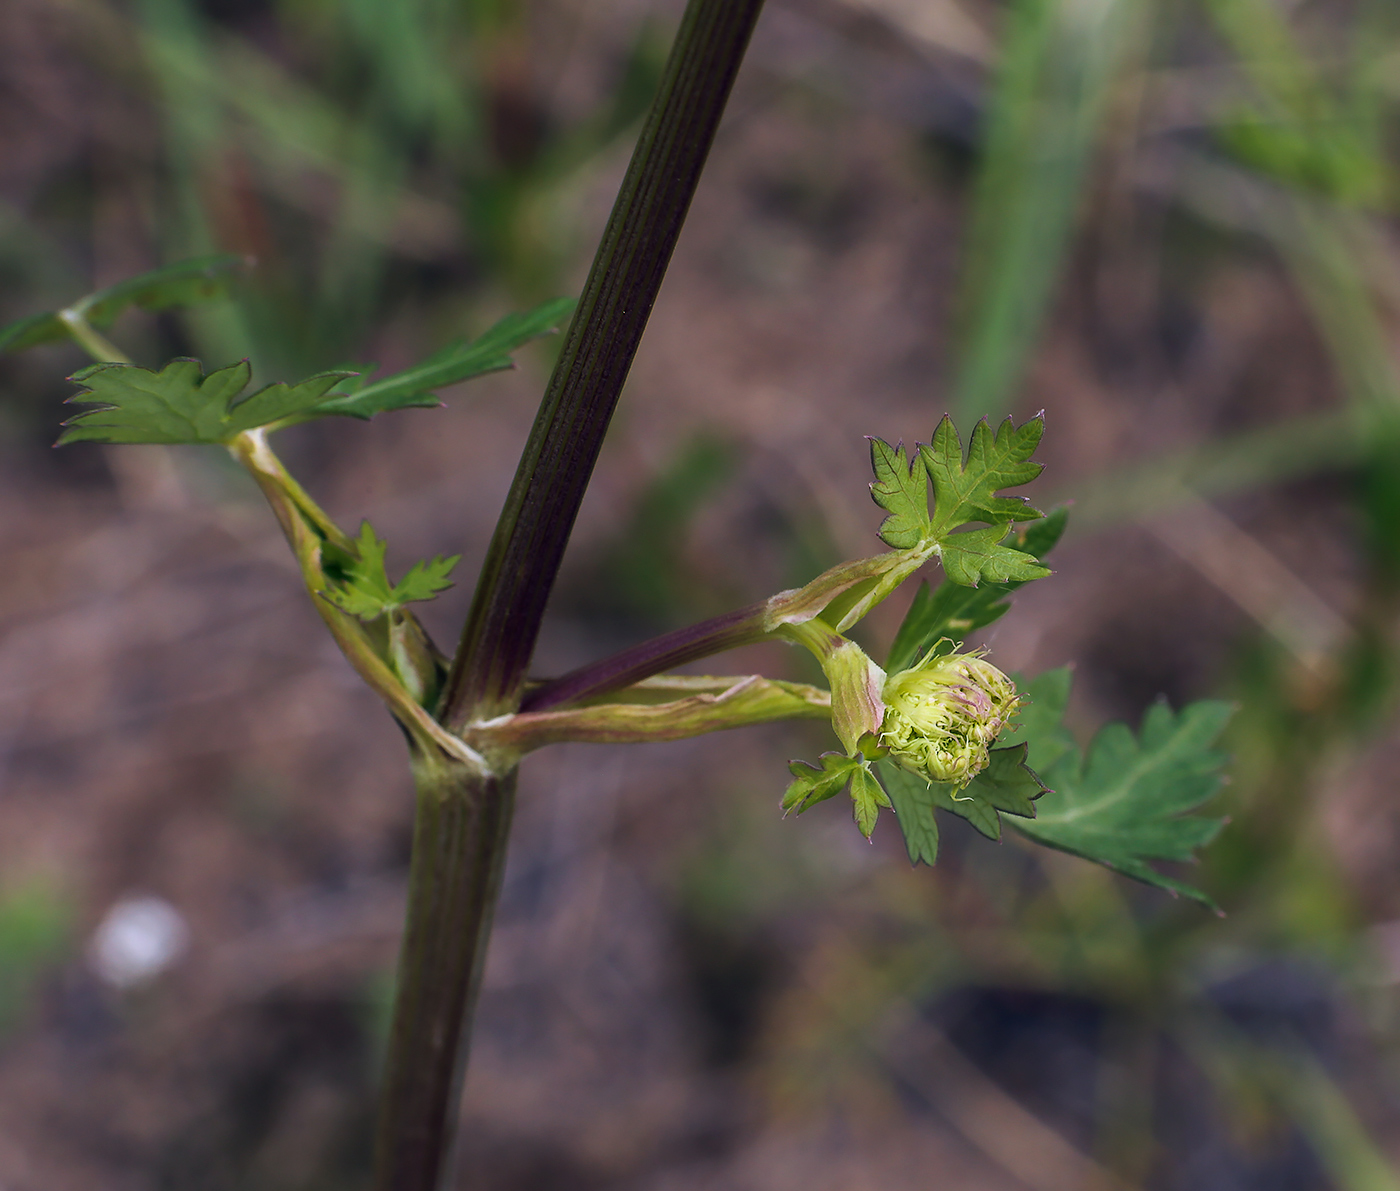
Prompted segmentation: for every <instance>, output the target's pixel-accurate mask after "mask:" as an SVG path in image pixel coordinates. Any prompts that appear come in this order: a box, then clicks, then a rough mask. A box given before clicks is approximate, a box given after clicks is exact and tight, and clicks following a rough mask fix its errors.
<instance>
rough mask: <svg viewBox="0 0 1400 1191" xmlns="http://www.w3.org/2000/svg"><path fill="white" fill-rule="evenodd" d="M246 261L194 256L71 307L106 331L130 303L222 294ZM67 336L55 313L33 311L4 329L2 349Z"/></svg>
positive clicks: (163, 303) (182, 302) (165, 305)
mask: <svg viewBox="0 0 1400 1191" xmlns="http://www.w3.org/2000/svg"><path fill="white" fill-rule="evenodd" d="M243 263H244V262H243V258H242V257H240V256H201V257H195V258H194V259H193V260H187V261H180V262H178V263H176V264H173V265H167V266H166V267H165V268H163V269H156V270H154V271H152V272H150V273H143V274H141V276H139V277H131V278H128V279H127V280H126V281H119V282H118V283H117V284H116V285H113V286H109V287H108V288H107V289H103V290H98V291H97V292H96V293H93V294H88V295H87V297H85V298H80V299H79V300H78V301H76V302H74V303H73V305H72V306H71V307H69V309H70V310H72V311H73V312H74V313H76V314H78V315H80V316H81V317H82V319H83V320H84V321H85V322H87V323H88V324H89V325H90V326H93V327H95V328H97V329H98V330H99V331H100V330H105V329H106V328H107V327H110V326H111V325H112V323H114V322H115V321H116V319H117V316H118V315H119V314H121V312H122V311H123V310H125V309H127V307H129V306H140V307H141V308H142V309H143V310H169V309H170V308H172V307H174V306H193V305H195V304H196V303H199V302H208V301H212V300H213V299H215V298H221V297H223V296H224V295H225V294H226V293H227V292H228V283H229V279H230V277H231V275H232V273H233V271H234V270H235V269H237V268H238V267H239V266H240V265H241V264H243ZM68 335H69V330H68V326H67V324H66V323H64V321H63V320H62V319H61V318H59V317H58V315H57V314H55V313H52V312H49V313H45V314H33V315H30V316H29V317H28V318H22V319H20V320H19V321H18V322H13V323H10V324H9V326H7V327H3V328H0V353H4V352H18V351H23V350H24V349H25V348H29V347H37V346H38V345H39V344H41V343H56V342H58V341H59V340H62V339H66V338H68Z"/></svg>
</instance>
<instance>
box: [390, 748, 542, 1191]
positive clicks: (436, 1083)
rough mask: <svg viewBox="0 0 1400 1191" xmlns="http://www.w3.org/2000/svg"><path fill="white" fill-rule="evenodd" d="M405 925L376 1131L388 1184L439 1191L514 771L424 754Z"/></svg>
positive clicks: (418, 764)
mask: <svg viewBox="0 0 1400 1191" xmlns="http://www.w3.org/2000/svg"><path fill="white" fill-rule="evenodd" d="M414 779H415V784H416V787H417V791H418V805H417V813H416V815H415V818H414V825H413V861H412V866H411V869H410V872H409V884H408V924H407V927H406V929H405V932H404V940H403V951H402V954H401V956H400V959H399V987H398V991H397V995H396V996H395V999H394V1022H393V1030H392V1034H391V1036H390V1043H389V1055H388V1063H387V1066H386V1069H385V1073H384V1084H383V1088H382V1092H381V1098H380V1108H379V1127H378V1134H377V1136H376V1155H375V1183H374V1185H375V1187H376V1188H378V1189H379V1191H435V1189H436V1188H438V1187H441V1186H444V1185H445V1184H446V1181H447V1179H448V1177H449V1176H450V1172H451V1157H452V1148H453V1146H452V1142H453V1137H454V1135H455V1133H456V1126H457V1115H458V1105H459V1103H460V1100H461V1091H462V1076H463V1074H464V1072H465V1071H466V1065H467V1063H466V1060H467V1049H468V1046H469V1043H470V1041H471V1016H472V1009H473V1007H474V1005H475V1002H476V995H477V992H478V990H479V989H480V987H481V970H482V965H483V963H484V962H485V957H486V943H487V939H488V938H489V936H490V933H491V917H492V913H493V912H494V909H495V905H496V898H497V895H498V894H499V892H500V886H501V874H502V872H503V871H504V869H505V855H506V837H507V834H508V833H509V831H510V820H511V813H512V811H513V809H514V806H515V772H514V770H512V771H511V772H510V773H508V774H506V775H504V776H500V777H497V776H483V775H482V774H480V773H477V772H474V771H473V770H471V769H469V768H467V767H466V766H464V765H461V764H459V763H457V762H454V761H452V760H451V759H450V758H446V757H443V756H442V755H441V754H437V755H435V756H433V757H431V758H428V759H424V758H423V756H422V755H421V754H420V755H419V756H418V757H416V758H415V763H414Z"/></svg>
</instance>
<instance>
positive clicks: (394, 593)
mask: <svg viewBox="0 0 1400 1191" xmlns="http://www.w3.org/2000/svg"><path fill="white" fill-rule="evenodd" d="M355 547H356V553H355V554H354V555H350V554H347V553H343V552H341V551H337V550H334V549H333V548H330V547H328V548H327V549H326V550H325V569H326V577H327V578H328V579H330V580H331V581H332V584H333V586H332V587H331V588H330V590H328V591H325V592H323V593H322V594H323V595H324V596H325V598H326V599H328V600H329V601H330V602H331V603H332V604H334V605H335V606H336V607H337V608H339V609H340V610H341V611H342V612H348V613H349V614H350V615H351V616H358V617H359V618H360V619H361V620H374V619H375V618H376V617H379V616H384V615H385V614H386V613H389V612H394V611H396V610H398V609H399V608H402V607H403V606H404V605H405V604H410V603H417V602H419V601H421V600H431V599H433V598H434V597H435V596H436V595H437V594H438V592H440V591H445V590H446V589H447V588H449V587H451V586H452V581H451V580H450V579H449V578H448V575H449V574H450V573H451V571H452V568H453V567H455V566H456V565H457V562H458V560H459V559H460V558H461V555H460V554H454V555H453V556H452V557H450V558H446V557H438V558H435V559H433V560H432V561H431V562H416V563H414V564H413V567H412V569H411V570H410V571H409V572H408V574H407V575H405V576H404V578H403V581H402V582H400V583H399V584H398V585H397V586H393V585H392V584H390V582H389V575H388V572H387V571H386V570H385V569H384V553H385V550H386V549H387V548H388V543H387V542H385V541H384V540H383V539H382V538H379V537H377V536H376V535H375V532H374V528H373V527H372V526H371V525H370V523H369V522H368V521H365V522H362V523H361V525H360V536H359V537H358V538H356V539H355Z"/></svg>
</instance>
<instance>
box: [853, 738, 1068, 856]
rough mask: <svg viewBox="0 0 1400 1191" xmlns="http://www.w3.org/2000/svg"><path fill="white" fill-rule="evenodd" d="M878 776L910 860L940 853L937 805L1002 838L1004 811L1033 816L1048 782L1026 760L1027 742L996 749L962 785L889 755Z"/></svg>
mask: <svg viewBox="0 0 1400 1191" xmlns="http://www.w3.org/2000/svg"><path fill="white" fill-rule="evenodd" d="M880 778H881V780H882V781H883V782H884V784H885V789H886V790H888V791H889V794H890V798H891V799H892V801H893V803H894V813H895V816H896V817H897V818H898V819H899V826H900V829H901V830H902V831H903V833H904V846H905V848H906V849H907V851H908V853H909V860H910V863H912V864H919V863H923V864H933V863H934V861H935V860H937V859H938V822H937V819H936V816H935V815H934V811H935V810H941V811H948V812H949V813H951V814H954V815H957V816H959V817H960V818H963V819H966V820H967V821H968V822H969V823H971V824H972V826H973V827H975V828H976V829H977V830H978V831H980V832H981V833H982V834H983V835H985V836H986V837H987V838H988V839H994V840H999V839H1000V838H1001V816H1002V815H1004V814H1005V815H1017V816H1020V817H1024V818H1028V819H1033V818H1035V816H1036V800H1037V799H1038V798H1040V797H1041V796H1042V795H1043V794H1045V793H1047V790H1046V788H1045V783H1044V782H1042V781H1041V780H1040V778H1039V777H1038V776H1037V775H1036V773H1035V771H1034V770H1032V769H1031V768H1030V767H1029V766H1028V765H1027V764H1026V746H1025V744H1017V745H1013V746H1012V747H1010V748H1000V749H993V750H992V752H991V758H990V760H989V762H988V764H987V767H986V769H984V770H983V771H982V772H981V773H979V774H978V775H977V776H976V777H975V778H973V779H972V781H971V782H969V783H968V784H967V786H966V787H964V788H963V789H961V790H960V789H958V787H957V786H956V785H954V784H952V783H950V782H926V781H924V779H923V778H921V777H919V776H918V775H917V774H913V773H909V772H908V771H906V770H903V769H900V768H899V767H898V766H897V765H894V764H892V763H891V762H889V761H881V762H880Z"/></svg>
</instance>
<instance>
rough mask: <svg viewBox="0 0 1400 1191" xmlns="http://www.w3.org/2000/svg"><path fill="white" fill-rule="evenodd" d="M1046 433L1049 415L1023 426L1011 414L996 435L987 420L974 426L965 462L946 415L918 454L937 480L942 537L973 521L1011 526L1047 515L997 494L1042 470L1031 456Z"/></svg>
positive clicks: (936, 528) (936, 519)
mask: <svg viewBox="0 0 1400 1191" xmlns="http://www.w3.org/2000/svg"><path fill="white" fill-rule="evenodd" d="M1044 433H1045V419H1044V418H1043V417H1034V418H1032V419H1031V420H1030V421H1029V422H1025V423H1023V424H1022V425H1020V426H1014V425H1012V422H1011V419H1010V418H1007V419H1006V421H1004V422H1003V423H1002V424H1001V426H999V427H998V428H997V432H996V435H995V437H993V435H992V429H991V427H990V426H988V425H987V423H986V420H985V419H984V420H983V421H980V422H978V423H977V425H976V426H974V427H973V428H972V441H971V443H969V445H968V450H967V460H966V462H965V463H964V461H963V451H962V444H961V443H960V442H959V440H958V432H957V431H956V430H955V429H954V428H953V420H952V419H951V418H950V417H948V416H947V415H946V414H945V415H944V417H943V421H941V422H940V423H939V424H938V429H937V430H935V431H934V434H933V442H932V443H930V444H928V445H921V446H920V447H919V455H920V457H921V458H922V459H923V461H924V466H925V467H927V468H928V474H929V477H930V479H932V480H933V498H934V509H933V517H932V519H931V520H932V529H933V532H934V534H935V535H937V536H938V537H939V538H942V537H943V536H944V535H946V534H949V533H952V531H953V530H955V529H957V527H958V526H960V525H966V524H967V523H968V522H969V521H989V522H991V523H992V524H1006V525H1009V524H1010V523H1011V522H1012V521H1023V520H1026V519H1027V515H1029V516H1031V517H1040V516H1043V514H1042V513H1040V512H1039V511H1037V510H1036V509H1033V508H1031V507H1030V505H1029V504H1028V503H1027V502H1026V500H1025V499H1024V498H1022V497H1019V496H1015V497H1009V496H997V495H996V493H997V491H998V490H1000V489H1002V488H1016V487H1019V486H1020V485H1022V484H1028V483H1030V481H1031V480H1033V479H1035V478H1036V476H1038V475H1040V473H1041V472H1042V471H1043V470H1044V467H1045V465H1044V464H1042V463H1032V462H1031V461H1030V458H1031V456H1032V455H1033V454H1034V453H1035V448H1036V446H1037V445H1038V444H1039V442H1040V436H1041V435H1042V434H1044Z"/></svg>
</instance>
